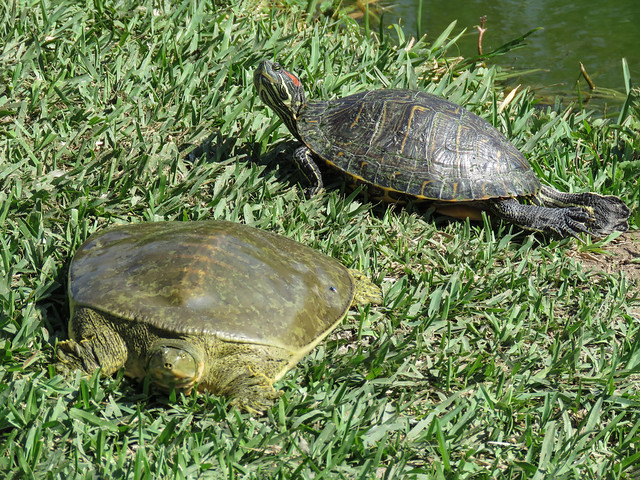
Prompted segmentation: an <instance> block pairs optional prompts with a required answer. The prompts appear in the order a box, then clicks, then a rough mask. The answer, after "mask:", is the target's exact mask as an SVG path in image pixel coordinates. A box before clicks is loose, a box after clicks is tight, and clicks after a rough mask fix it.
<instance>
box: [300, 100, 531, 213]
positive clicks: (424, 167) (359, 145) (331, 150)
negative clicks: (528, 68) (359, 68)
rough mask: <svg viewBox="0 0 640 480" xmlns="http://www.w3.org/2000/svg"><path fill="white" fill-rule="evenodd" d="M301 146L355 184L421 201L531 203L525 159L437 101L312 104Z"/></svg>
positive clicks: (473, 119) (486, 128)
mask: <svg viewBox="0 0 640 480" xmlns="http://www.w3.org/2000/svg"><path fill="white" fill-rule="evenodd" d="M297 126H298V132H299V134H300V137H301V139H302V141H303V142H304V143H305V144H306V145H307V146H308V147H309V148H310V149H311V151H312V152H314V153H315V154H316V155H318V156H319V157H321V158H322V159H323V160H325V161H326V162H327V163H329V164H330V165H332V166H334V167H336V168H338V169H340V170H342V171H343V172H345V173H346V174H347V175H350V176H352V177H355V178H356V179H358V180H362V181H365V182H368V183H370V184H373V185H376V186H379V187H382V188H383V189H386V190H392V191H396V192H400V193H405V194H409V195H413V196H415V197H418V198H422V199H430V200H443V201H474V200H486V199H489V198H507V197H517V196H530V195H535V194H536V193H537V192H538V190H539V188H540V182H539V180H538V178H537V177H536V176H535V174H534V173H533V171H532V170H531V167H530V166H529V163H528V162H527V160H526V158H525V157H524V156H523V155H522V153H520V152H519V151H518V150H517V149H516V148H515V147H514V146H513V145H512V144H511V143H509V141H508V140H507V139H506V138H505V137H504V135H502V134H501V133H500V132H499V131H498V130H497V129H496V128H494V127H493V126H492V125H491V124H490V123H489V122H487V121H486V120H484V119H482V118H480V117H478V116H477V115H475V114H473V113H471V112H470V111H468V110H466V109H465V108H463V107H461V106H459V105H457V104H455V103H452V102H449V101H447V100H444V99H442V98H440V97H438V96H436V95H431V94H428V93H424V92H417V91H411V90H375V91H369V92H363V93H357V94H355V95H350V96H348V97H344V98H339V99H336V100H331V101H329V102H319V103H315V104H309V105H308V106H307V107H306V108H305V109H304V110H303V111H302V113H301V116H300V118H299V120H298V125H297Z"/></svg>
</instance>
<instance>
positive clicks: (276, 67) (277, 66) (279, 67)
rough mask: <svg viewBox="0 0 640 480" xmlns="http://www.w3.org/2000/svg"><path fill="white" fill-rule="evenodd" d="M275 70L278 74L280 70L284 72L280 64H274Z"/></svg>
mask: <svg viewBox="0 0 640 480" xmlns="http://www.w3.org/2000/svg"><path fill="white" fill-rule="evenodd" d="M273 69H274V70H275V71H276V72H277V71H278V70H282V67H281V66H280V64H279V63H274V64H273Z"/></svg>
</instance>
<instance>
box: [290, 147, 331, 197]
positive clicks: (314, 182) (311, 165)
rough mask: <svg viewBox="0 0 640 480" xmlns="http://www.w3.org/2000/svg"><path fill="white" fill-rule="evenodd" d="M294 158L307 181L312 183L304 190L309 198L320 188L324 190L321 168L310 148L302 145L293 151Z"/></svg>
mask: <svg viewBox="0 0 640 480" xmlns="http://www.w3.org/2000/svg"><path fill="white" fill-rule="evenodd" d="M293 159H294V160H295V162H296V165H297V166H298V169H299V170H300V172H301V173H302V175H303V176H304V178H305V179H306V181H307V183H308V184H309V185H310V186H309V187H308V188H306V189H305V191H304V193H305V195H306V196H307V198H311V197H313V196H314V195H316V194H318V193H319V192H320V190H322V187H323V186H324V183H323V181H322V174H321V173H320V169H319V168H318V165H317V164H316V162H315V161H314V159H313V156H312V154H311V150H309V148H308V147H307V146H306V145H302V146H301V147H298V148H297V149H296V151H295V152H294V153H293Z"/></svg>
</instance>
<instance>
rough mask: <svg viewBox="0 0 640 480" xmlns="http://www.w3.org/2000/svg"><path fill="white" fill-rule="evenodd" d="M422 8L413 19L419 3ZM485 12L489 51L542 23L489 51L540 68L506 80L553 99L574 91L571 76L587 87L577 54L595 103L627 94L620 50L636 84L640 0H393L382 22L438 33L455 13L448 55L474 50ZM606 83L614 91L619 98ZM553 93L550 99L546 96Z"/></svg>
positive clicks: (409, 31) (501, 60)
mask: <svg viewBox="0 0 640 480" xmlns="http://www.w3.org/2000/svg"><path fill="white" fill-rule="evenodd" d="M419 2H421V3H422V15H421V18H420V22H418V16H417V11H418V3H419ZM483 15H486V17H487V18H486V23H485V28H486V29H487V31H486V32H485V34H484V39H483V49H484V52H485V53H486V52H490V51H491V50H493V49H494V48H497V47H499V46H501V45H503V44H504V43H506V42H508V41H510V40H512V39H515V38H517V37H519V36H521V35H523V34H524V33H526V32H528V31H529V30H531V29H534V28H536V27H543V30H539V31H537V32H535V33H533V34H532V35H531V36H529V37H528V38H527V39H526V40H525V42H526V43H527V45H526V46H525V47H523V48H520V49H518V50H515V51H512V52H511V53H509V54H507V55H505V56H503V57H498V58H496V59H492V60H491V63H497V64H500V65H503V66H508V67H514V68H515V69H517V70H520V71H524V70H529V69H540V71H538V72H535V73H529V74H526V75H524V76H522V77H516V78H514V79H513V80H510V83H513V84H519V83H521V84H523V85H527V86H530V87H533V88H535V89H536V90H537V95H538V96H540V97H542V98H544V97H547V98H549V99H552V98H553V97H554V96H556V95H558V96H561V97H568V99H571V100H573V99H575V98H576V96H577V88H576V82H577V81H578V80H580V85H579V87H580V90H581V91H582V92H583V94H584V93H585V92H587V91H588V86H587V83H586V82H585V81H584V80H583V79H582V75H581V73H580V63H579V62H582V63H583V65H584V67H585V69H586V71H587V72H588V74H589V76H590V78H591V79H592V80H593V82H594V83H595V85H596V87H597V89H596V93H598V94H599V95H596V97H598V96H604V98H599V99H597V100H596V103H595V105H602V104H604V103H610V104H612V106H613V105H614V104H619V103H621V102H622V101H623V100H624V96H625V93H624V92H625V86H624V77H623V73H622V58H623V57H624V58H626V60H627V63H628V65H629V70H630V72H631V80H632V82H634V80H635V82H634V84H640V1H639V0H616V1H611V0H592V1H590V2H582V1H580V2H578V1H570V0H503V1H497V0H494V1H486V0H485V1H482V0H447V1H442V0H394V1H393V4H392V6H390V7H388V8H387V9H385V13H384V16H383V22H384V23H385V24H389V23H395V22H398V21H399V20H400V22H401V24H402V25H403V28H404V31H405V33H406V35H407V36H410V35H412V36H415V35H416V33H417V31H418V29H419V28H420V29H421V32H422V33H426V34H427V35H428V37H427V38H428V39H429V38H430V39H432V40H435V39H436V38H437V37H438V36H439V35H440V33H441V32H442V31H443V30H444V29H445V28H446V27H447V25H449V24H450V23H451V22H452V21H453V20H457V21H458V23H457V25H456V28H455V30H454V32H453V33H454V34H455V33H459V32H460V31H462V30H463V29H466V34H465V36H464V37H463V38H462V39H461V40H460V41H459V42H458V50H451V51H450V52H449V53H450V54H451V55H454V54H458V53H459V54H460V55H462V56H465V57H471V56H475V55H477V41H478V31H477V30H476V28H475V27H474V26H476V25H479V24H480V17H481V16H483ZM608 89H611V90H615V91H617V92H619V95H618V98H617V99H616V98H613V99H612V98H611V97H610V95H612V94H614V93H613V92H609V91H608ZM551 101H552V100H551Z"/></svg>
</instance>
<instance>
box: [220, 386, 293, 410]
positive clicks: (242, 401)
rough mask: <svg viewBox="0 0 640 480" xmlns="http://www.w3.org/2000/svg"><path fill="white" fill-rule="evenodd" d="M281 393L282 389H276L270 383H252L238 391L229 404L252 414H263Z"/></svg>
mask: <svg viewBox="0 0 640 480" xmlns="http://www.w3.org/2000/svg"><path fill="white" fill-rule="evenodd" d="M282 393H283V392H282V390H276V389H275V388H273V386H272V385H268V386H267V385H252V386H251V387H248V388H246V389H245V390H243V391H242V392H239V393H238V395H236V396H235V397H234V398H233V399H232V400H231V405H232V406H234V407H237V408H240V409H241V410H244V411H246V412H249V413H251V414H254V415H263V414H264V411H265V410H267V409H269V408H270V407H272V406H273V404H274V403H275V402H276V400H278V399H279V398H280V397H281V396H282Z"/></svg>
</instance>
